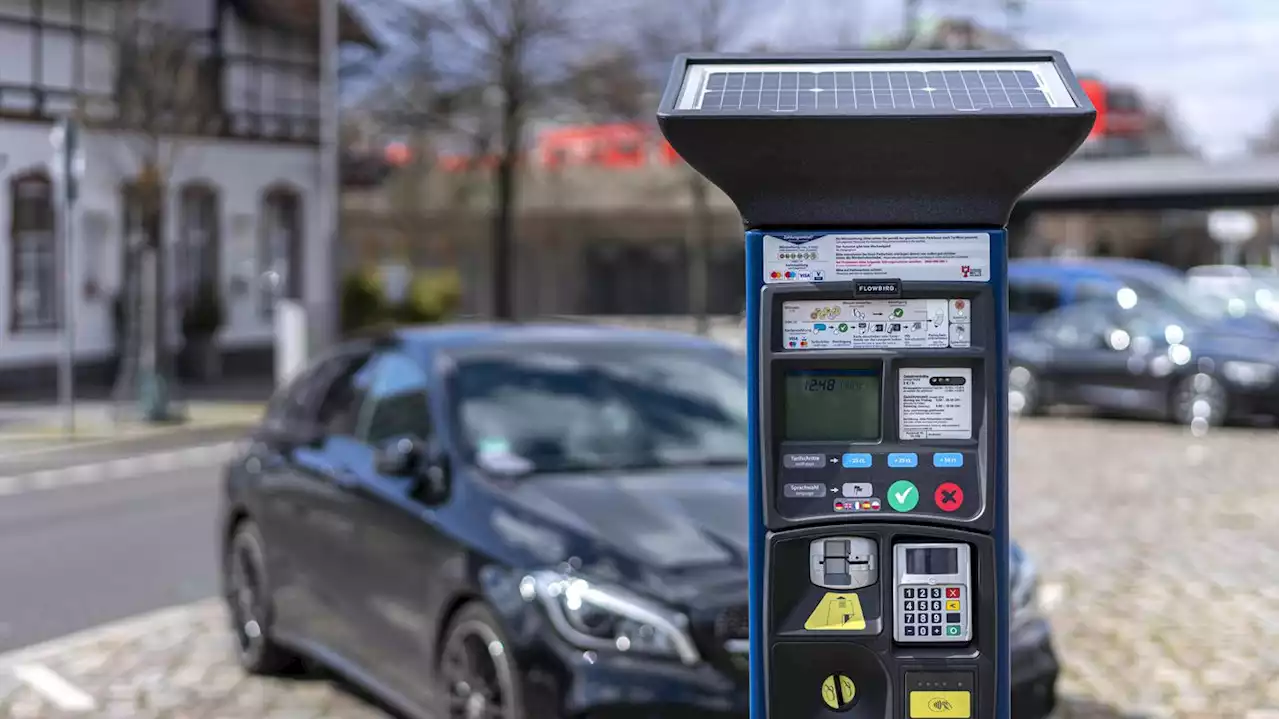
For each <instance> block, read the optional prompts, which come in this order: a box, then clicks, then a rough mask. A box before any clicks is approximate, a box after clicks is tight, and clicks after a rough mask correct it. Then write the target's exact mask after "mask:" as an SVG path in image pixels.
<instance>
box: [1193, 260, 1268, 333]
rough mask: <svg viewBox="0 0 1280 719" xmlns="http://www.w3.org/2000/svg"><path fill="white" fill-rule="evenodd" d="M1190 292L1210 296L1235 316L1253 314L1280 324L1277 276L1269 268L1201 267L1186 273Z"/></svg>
mask: <svg viewBox="0 0 1280 719" xmlns="http://www.w3.org/2000/svg"><path fill="white" fill-rule="evenodd" d="M1187 284H1188V286H1189V287H1190V288H1191V290H1192V292H1195V293H1196V294H1201V295H1210V296H1213V297H1216V298H1218V299H1219V300H1220V301H1221V302H1223V303H1224V304H1225V307H1226V310H1227V312H1228V313H1230V314H1231V315H1232V316H1234V317H1243V316H1244V315H1246V314H1256V315H1260V316H1262V317H1266V318H1267V319H1270V320H1271V321H1273V322H1277V321H1280V276H1277V274H1276V270H1275V268H1271V267H1238V266H1236V265H1201V266H1200V267H1192V268H1191V269H1189V270H1187Z"/></svg>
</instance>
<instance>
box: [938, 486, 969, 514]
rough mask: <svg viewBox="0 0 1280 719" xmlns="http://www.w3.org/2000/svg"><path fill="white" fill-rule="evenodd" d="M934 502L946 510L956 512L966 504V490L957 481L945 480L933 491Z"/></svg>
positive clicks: (939, 507)
mask: <svg viewBox="0 0 1280 719" xmlns="http://www.w3.org/2000/svg"><path fill="white" fill-rule="evenodd" d="M933 503H934V504H936V505H938V509H941V510H942V511H944V512H954V511H956V510H957V509H960V505H962V504H964V490H962V489H960V485H958V484H956V483H955V482H943V483H942V484H940V485H938V488H937V489H936V490H934V492H933Z"/></svg>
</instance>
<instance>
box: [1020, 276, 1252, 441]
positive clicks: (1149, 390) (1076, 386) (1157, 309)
mask: <svg viewBox="0 0 1280 719" xmlns="http://www.w3.org/2000/svg"><path fill="white" fill-rule="evenodd" d="M1276 368H1277V344H1276V340H1275V338H1274V337H1265V338H1264V337H1258V336H1255V335H1251V334H1244V333H1240V332H1238V331H1236V330H1235V329H1234V328H1231V327H1227V326H1223V325H1220V324H1218V323H1215V322H1213V321H1210V320H1206V319H1205V318H1203V317H1200V316H1193V315H1191V314H1189V313H1185V312H1179V311H1177V310H1176V309H1175V308H1172V307H1170V306H1167V305H1159V304H1153V303H1144V302H1135V303H1134V304H1132V306H1129V307H1125V306H1122V305H1120V304H1118V303H1117V302H1114V301H1096V302H1088V303H1082V304H1077V305H1071V306H1068V307H1065V308H1062V309H1059V310H1056V311H1054V312H1051V313H1049V314H1047V315H1045V316H1043V317H1042V318H1040V319H1039V320H1037V321H1036V322H1035V324H1033V325H1032V326H1031V327H1030V329H1029V330H1027V331H1025V332H1015V333H1013V334H1012V335H1011V336H1010V340H1009V392H1010V397H1009V398H1010V404H1011V408H1012V409H1013V410H1014V411H1019V412H1022V413H1023V414H1034V413H1037V412H1040V411H1043V410H1045V409H1047V408H1049V407H1051V406H1053V405H1058V404H1063V405H1083V406H1087V407H1091V408H1094V409H1098V410H1103V411H1108V412H1122V413H1132V414H1138V415H1152V416H1157V417H1161V418H1164V419H1167V420H1170V421H1174V422H1178V423H1182V424H1191V423H1195V422H1202V423H1207V424H1209V425H1215V424H1223V423H1226V422H1229V421H1239V420H1249V419H1255V418H1259V417H1261V418H1267V419H1270V421H1272V422H1275V420H1276V416H1277V384H1276V377H1277V369H1276Z"/></svg>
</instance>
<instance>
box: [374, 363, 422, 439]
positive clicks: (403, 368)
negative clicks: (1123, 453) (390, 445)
mask: <svg viewBox="0 0 1280 719" xmlns="http://www.w3.org/2000/svg"><path fill="white" fill-rule="evenodd" d="M428 384H429V379H428V377H427V373H426V371H425V370H424V369H423V368H422V365H420V364H419V363H418V362H417V361H416V360H414V359H413V358H412V357H409V356H407V355H405V354H404V353H402V352H396V351H393V352H387V353H386V354H383V355H381V356H379V357H378V359H377V360H376V362H375V363H374V369H373V381H372V386H371V388H370V390H369V393H368V396H367V397H366V399H365V401H364V404H363V406H362V408H361V410H360V427H359V429H358V430H357V433H356V436H357V437H359V438H360V439H362V440H364V442H365V443H366V444H369V445H372V446H378V445H381V444H383V443H384V442H386V441H387V440H390V439H394V438H396V437H406V436H407V437H414V438H416V439H422V440H425V439H427V438H428V437H429V436H430V434H431V418H430V408H429V405H428V401H427V398H428Z"/></svg>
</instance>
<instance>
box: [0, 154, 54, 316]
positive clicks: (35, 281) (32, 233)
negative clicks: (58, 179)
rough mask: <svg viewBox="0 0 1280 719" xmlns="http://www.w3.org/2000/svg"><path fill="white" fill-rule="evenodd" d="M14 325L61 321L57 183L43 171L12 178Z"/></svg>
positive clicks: (12, 295) (11, 261)
mask: <svg viewBox="0 0 1280 719" xmlns="http://www.w3.org/2000/svg"><path fill="white" fill-rule="evenodd" d="M9 196H10V198H11V204H10V206H11V207H12V208H13V224H12V227H11V228H10V233H9V237H10V244H9V247H10V250H11V252H12V255H11V257H10V263H9V267H10V270H11V278H10V279H11V284H10V287H9V290H10V296H9V307H10V308H11V314H12V316H11V318H10V325H11V326H12V328H13V331H15V332H20V331H23V330H44V329H54V328H56V327H57V326H58V314H59V311H58V310H59V302H58V286H59V284H60V283H59V277H58V275H59V273H58V264H59V263H58V241H57V234H56V233H55V232H54V210H53V183H52V182H51V181H50V180H49V176H48V175H47V174H45V173H44V172H42V171H37V172H31V173H28V174H25V175H19V176H18V177H15V178H13V179H12V180H11V181H10V183H9Z"/></svg>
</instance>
